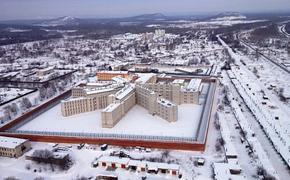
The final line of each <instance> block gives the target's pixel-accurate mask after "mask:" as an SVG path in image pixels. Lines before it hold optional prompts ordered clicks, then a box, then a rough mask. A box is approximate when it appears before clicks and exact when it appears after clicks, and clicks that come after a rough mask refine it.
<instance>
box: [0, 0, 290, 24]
mask: <svg viewBox="0 0 290 180" xmlns="http://www.w3.org/2000/svg"><path fill="white" fill-rule="evenodd" d="M224 11H239V12H269V11H289V12H290V0H0V19H1V20H8V19H37V18H52V17H59V16H74V17H83V18H84V17H90V18H93V17H116V16H130V15H137V14H144V13H157V12H160V13H164V14H167V15H170V14H176V15H177V14H196V13H204V12H224Z"/></svg>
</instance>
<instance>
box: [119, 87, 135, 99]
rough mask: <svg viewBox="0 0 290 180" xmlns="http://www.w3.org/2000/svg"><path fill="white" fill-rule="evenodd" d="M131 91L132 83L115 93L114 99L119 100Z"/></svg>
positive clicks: (132, 88) (132, 89)
mask: <svg viewBox="0 0 290 180" xmlns="http://www.w3.org/2000/svg"><path fill="white" fill-rule="evenodd" d="M133 91H134V87H133V86H132V85H127V86H125V87H124V88H123V89H121V90H120V91H118V92H117V93H116V94H115V96H116V99H119V100H121V99H123V98H124V97H126V96H127V95H128V94H130V93H131V92H133Z"/></svg>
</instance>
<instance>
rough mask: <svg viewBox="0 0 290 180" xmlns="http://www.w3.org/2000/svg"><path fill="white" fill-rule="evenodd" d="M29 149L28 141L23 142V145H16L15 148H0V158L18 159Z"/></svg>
mask: <svg viewBox="0 0 290 180" xmlns="http://www.w3.org/2000/svg"><path fill="white" fill-rule="evenodd" d="M30 149H31V144H30V142H29V141H25V142H24V143H22V144H20V145H18V146H17V147H15V148H5V147H1V146H0V156H6V157H14V158H18V157H20V156H22V155H23V153H25V152H27V151H29V150H30Z"/></svg>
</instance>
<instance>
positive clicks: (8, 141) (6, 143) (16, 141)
mask: <svg viewBox="0 0 290 180" xmlns="http://www.w3.org/2000/svg"><path fill="white" fill-rule="evenodd" d="M26 141H28V140H27V139H20V138H12V137H5V136H0V147H3V148H10V149H13V148H16V147H17V146H19V145H21V144H23V143H24V142H26Z"/></svg>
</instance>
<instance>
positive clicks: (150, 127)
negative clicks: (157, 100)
mask: <svg viewBox="0 0 290 180" xmlns="http://www.w3.org/2000/svg"><path fill="white" fill-rule="evenodd" d="M101 111H102V110H97V111H93V112H87V113H82V114H78V115H74V116H70V117H63V116H62V115H61V107H60V104H58V105H57V106H55V107H53V108H51V109H49V110H48V111H46V112H44V113H43V114H41V115H40V116H38V117H36V118H35V119H33V120H32V121H30V122H28V123H27V124H24V125H23V126H21V127H20V128H19V129H17V130H24V131H39V132H51V131H54V132H86V133H113V134H129V135H154V136H175V137H193V136H194V135H195V132H196V131H197V128H198V123H199V120H200V116H201V112H202V105H195V104H183V105H180V106H178V121H177V122H172V123H169V122H168V121H166V120H164V119H162V118H159V117H158V116H152V115H150V114H149V113H148V111H147V110H146V109H144V108H142V107H141V106H139V105H135V106H134V107H133V108H132V109H131V110H130V111H129V112H128V113H127V114H126V115H125V116H124V117H123V118H122V119H121V120H120V122H119V123H118V124H117V125H116V126H115V127H114V128H111V129H107V128H102V122H101Z"/></svg>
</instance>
